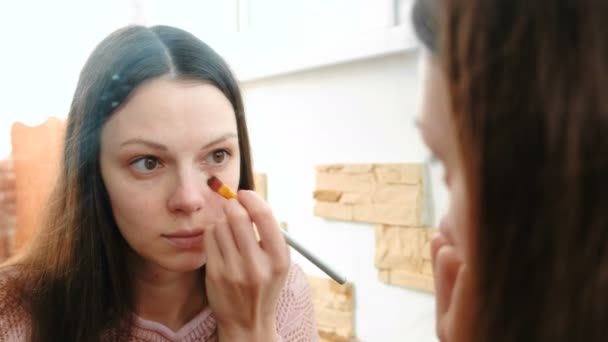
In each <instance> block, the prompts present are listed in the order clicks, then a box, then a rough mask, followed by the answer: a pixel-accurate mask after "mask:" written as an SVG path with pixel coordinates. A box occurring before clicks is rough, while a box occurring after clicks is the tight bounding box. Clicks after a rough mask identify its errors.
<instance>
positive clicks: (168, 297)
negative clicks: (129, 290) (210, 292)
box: [133, 264, 207, 331]
mask: <svg viewBox="0 0 608 342" xmlns="http://www.w3.org/2000/svg"><path fill="white" fill-rule="evenodd" d="M134 269H135V270H137V271H136V272H135V277H134V279H133V281H134V290H135V292H134V294H135V297H134V299H135V308H134V309H135V313H136V314H137V315H138V316H139V317H141V318H143V319H146V320H150V321H153V322H158V323H160V324H162V325H164V326H166V327H167V328H169V329H171V330H173V331H177V330H179V329H180V328H181V327H183V326H184V325H185V324H186V323H188V322H189V321H190V320H192V318H194V317H195V316H196V315H197V314H199V313H200V312H201V311H202V310H203V309H204V308H205V307H206V306H207V299H206V296H205V289H204V284H205V279H204V275H203V271H202V270H200V269H199V270H195V271H192V272H187V273H180V272H173V271H168V270H166V269H162V268H161V267H159V266H156V265H149V264H145V265H138V267H135V268H134Z"/></svg>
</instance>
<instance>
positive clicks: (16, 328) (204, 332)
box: [0, 265, 319, 342]
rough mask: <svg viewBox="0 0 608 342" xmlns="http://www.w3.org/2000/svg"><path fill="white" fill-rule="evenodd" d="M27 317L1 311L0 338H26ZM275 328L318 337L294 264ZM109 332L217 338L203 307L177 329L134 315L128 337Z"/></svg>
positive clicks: (306, 341)
mask: <svg viewBox="0 0 608 342" xmlns="http://www.w3.org/2000/svg"><path fill="white" fill-rule="evenodd" d="M4 285H5V281H4V279H0V303H1V302H2V301H3V300H5V299H6V298H7V294H6V293H5V286H4ZM28 320H29V319H28V317H27V315H26V314H25V312H24V310H14V311H11V312H0V341H2V342H24V341H27V336H28V332H29V323H28ZM277 329H278V331H277V335H278V336H277V337H276V339H277V340H278V341H280V342H310V341H315V342H316V341H318V340H319V337H318V334H317V330H316V324H315V319H314V312H313V306H312V298H311V291H310V287H309V285H308V281H307V280H306V277H305V276H304V273H303V272H302V270H301V269H300V268H299V267H298V266H297V265H292V267H291V269H290V271H289V275H288V276H287V281H286V283H285V286H284V287H283V290H282V291H281V295H280V297H279V303H278V310H277ZM111 335H112V336H111V337H110V338H108V339H107V340H110V341H130V342H143V341H151V342H155V341H158V342H177V341H180V342H194V341H197V342H203V341H205V342H216V341H217V333H216V321H215V318H214V317H213V312H212V311H211V310H210V309H209V308H206V309H204V310H203V311H202V312H201V313H199V314H198V315H197V316H196V317H194V318H193V319H192V320H191V321H190V322H188V323H186V325H184V326H183V327H182V328H181V329H179V330H178V331H176V332H174V331H171V329H169V328H167V327H165V326H164V325H162V324H160V323H157V322H152V321H148V320H145V319H143V318H140V317H135V320H134V326H133V328H132V331H131V335H130V336H117V335H116V334H111ZM269 341H272V339H269Z"/></svg>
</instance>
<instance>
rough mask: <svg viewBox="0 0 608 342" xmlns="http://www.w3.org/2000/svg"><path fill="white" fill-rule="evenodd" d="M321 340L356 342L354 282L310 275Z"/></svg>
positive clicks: (322, 341) (327, 341) (326, 341)
mask: <svg viewBox="0 0 608 342" xmlns="http://www.w3.org/2000/svg"><path fill="white" fill-rule="evenodd" d="M308 281H309V283H310V286H311V289H312V294H313V301H314V306H315V316H316V320H317V328H318V330H319V336H320V341H321V342H355V341H357V339H356V338H355V318H354V312H355V310H354V301H353V286H352V284H348V283H347V284H345V285H339V284H338V283H336V282H335V281H333V280H331V279H328V278H321V277H315V276H308Z"/></svg>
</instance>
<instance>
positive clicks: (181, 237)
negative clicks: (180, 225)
mask: <svg viewBox="0 0 608 342" xmlns="http://www.w3.org/2000/svg"><path fill="white" fill-rule="evenodd" d="M204 235H205V231H204V230H202V229H193V230H180V231H176V232H172V233H169V234H163V235H162V237H163V238H165V239H167V241H168V242H169V243H171V244H172V245H173V246H175V247H177V248H180V249H190V248H194V247H198V246H200V245H201V243H202V242H203V237H204Z"/></svg>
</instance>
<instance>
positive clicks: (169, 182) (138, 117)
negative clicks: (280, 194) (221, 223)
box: [100, 78, 240, 272]
mask: <svg viewBox="0 0 608 342" xmlns="http://www.w3.org/2000/svg"><path fill="white" fill-rule="evenodd" d="M100 158H101V160H100V163H101V175H102V178H103V181H104V184H105V187H106V189H107V191H108V195H109V197H110V202H111V206H112V211H113V214H114V218H115V220H116V223H117V225H118V228H119V230H120V232H121V234H122V236H123V237H124V238H125V240H126V241H127V243H128V244H129V246H130V247H131V248H132V249H133V251H134V252H135V254H136V255H137V256H138V257H139V258H138V260H139V261H143V262H144V263H145V264H147V265H149V266H157V267H161V268H163V269H166V270H169V271H175V272H188V271H192V270H195V269H198V268H200V267H201V266H202V265H203V264H204V263H205V262H206V255H205V250H204V247H203V246H204V245H203V239H204V233H205V230H206V229H208V228H209V227H210V225H213V224H215V223H216V222H217V221H218V220H224V217H223V216H224V214H223V210H222V201H224V199H223V198H222V197H221V196H219V195H217V194H216V193H214V192H213V191H212V190H211V189H210V188H209V187H208V185H207V179H208V178H209V177H210V176H211V175H217V176H218V178H220V179H221V180H222V181H224V183H226V184H227V185H229V186H231V187H232V188H233V189H236V188H237V186H238V184H239V175H240V154H239V142H238V135H237V123H236V118H235V113H234V109H233V108H232V105H231V103H230V101H229V100H228V99H227V98H226V97H225V96H224V94H223V93H222V92H221V91H220V90H219V89H217V88H216V87H214V86H213V85H210V84H206V83H201V82H198V83H197V82H185V81H180V80H171V79H168V78H158V79H154V80H151V81H148V82H146V83H144V84H142V85H141V86H139V87H138V89H136V90H135V92H134V93H133V94H132V97H131V98H130V99H129V101H128V102H127V103H126V104H125V105H124V106H122V107H121V108H120V109H119V110H117V111H116V112H115V113H114V114H113V115H112V117H111V118H110V119H109V120H108V122H107V123H106V124H105V125H104V127H103V130H102V134H101V157H100Z"/></svg>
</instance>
